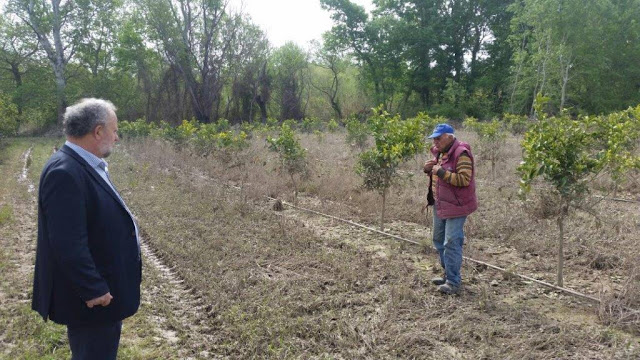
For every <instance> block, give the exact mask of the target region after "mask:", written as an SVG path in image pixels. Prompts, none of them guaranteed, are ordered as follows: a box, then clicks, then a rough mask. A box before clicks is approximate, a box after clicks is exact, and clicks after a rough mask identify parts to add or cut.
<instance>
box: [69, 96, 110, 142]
mask: <svg viewBox="0 0 640 360" xmlns="http://www.w3.org/2000/svg"><path fill="white" fill-rule="evenodd" d="M116 110H117V108H116V107H115V105H113V103H112V102H111V101H108V100H103V99H95V98H86V99H82V100H80V101H79V102H78V103H76V104H74V105H71V106H69V107H67V110H66V111H65V112H64V119H63V121H62V125H63V127H64V133H65V135H67V136H71V137H75V138H80V137H83V136H85V135H87V134H88V133H90V132H92V131H93V130H94V129H95V128H96V126H98V125H103V126H104V125H105V124H106V123H107V119H108V118H109V111H113V112H115V111H116Z"/></svg>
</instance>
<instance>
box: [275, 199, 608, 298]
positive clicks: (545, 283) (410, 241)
mask: <svg viewBox="0 0 640 360" xmlns="http://www.w3.org/2000/svg"><path fill="white" fill-rule="evenodd" d="M266 197H267V198H268V199H269V200H276V201H277V200H278V199H275V198H273V197H271V196H266ZM281 201H282V200H281ZM282 204H284V205H287V206H289V207H292V208H294V209H298V210H302V211H306V212H309V213H312V214H315V215H319V216H323V217H326V218H329V219H333V220H337V221H341V222H344V223H347V224H349V225H352V226H355V227H359V228H362V229H365V230H368V231H371V232H375V233H377V234H381V235H384V236H387V237H390V238H393V239H396V240H400V241H405V242H409V243H412V244H416V245H422V243H420V242H418V241H415V240H411V239H407V238H403V237H401V236H397V235H393V234H389V233H387V232H384V231H381V230H377V229H374V228H372V227H370V226H366V225H362V224H359V223H357V222H354V221H351V220H346V219H342V218H339V217H337V216H333V215H328V214H325V213H321V212H319V211H315V210H311V209H307V208H303V207H300V206H297V205H293V204H290V203H288V202H286V201H282ZM463 258H464V259H465V260H467V261H470V262H473V263H476V264H479V265H483V266H486V267H489V268H491V269H494V270H498V271H500V272H502V273H505V274H508V275H509V276H515V277H519V278H521V279H524V280H527V281H531V282H534V283H536V284H540V285H542V286H545V287H548V288H551V289H554V290H558V291H562V292H565V293H567V294H570V295H573V296H576V297H579V298H582V299H585V300H589V301H591V302H594V303H597V304H600V302H601V301H600V299H598V298H596V297H593V296H589V295H586V294H583V293H580V292H577V291H575V290H571V289H567V288H564V287H560V286H556V285H553V284H550V283H548V282H545V281H541V280H538V279H534V278H532V277H530V276H526V275H521V274H518V273H514V272H511V271H508V270H506V269H503V268H501V267H499V266H495V265H492V264H489V263H486V262H484V261H480V260H475V259H472V258H470V257H467V256H463Z"/></svg>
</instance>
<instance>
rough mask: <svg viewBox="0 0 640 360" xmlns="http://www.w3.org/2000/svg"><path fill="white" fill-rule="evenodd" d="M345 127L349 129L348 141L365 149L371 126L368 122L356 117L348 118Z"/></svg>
mask: <svg viewBox="0 0 640 360" xmlns="http://www.w3.org/2000/svg"><path fill="white" fill-rule="evenodd" d="M344 127H345V129H346V130H347V137H346V141H347V143H348V144H350V145H351V146H356V147H358V148H359V149H361V150H362V149H364V148H365V147H366V146H367V139H368V138H369V127H368V126H367V124H366V123H364V122H361V121H360V120H358V119H357V118H355V117H352V118H349V119H347V121H346V122H345V123H344Z"/></svg>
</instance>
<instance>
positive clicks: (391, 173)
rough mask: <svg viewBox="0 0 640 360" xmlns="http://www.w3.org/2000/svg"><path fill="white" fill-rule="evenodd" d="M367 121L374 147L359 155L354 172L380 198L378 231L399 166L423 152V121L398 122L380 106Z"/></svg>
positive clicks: (397, 118) (397, 119)
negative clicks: (389, 190)
mask: <svg viewBox="0 0 640 360" xmlns="http://www.w3.org/2000/svg"><path fill="white" fill-rule="evenodd" d="M373 112H374V114H376V115H374V116H373V117H372V118H371V119H369V124H370V126H371V132H372V134H373V138H374V140H375V146H374V147H373V148H372V149H370V150H368V151H365V152H363V153H362V154H360V158H359V160H358V164H357V165H356V173H357V174H358V175H360V176H361V177H362V180H363V186H364V188H365V189H367V190H375V191H378V193H379V194H380V195H382V211H381V217H380V228H382V227H383V224H384V207H385V201H386V195H387V190H388V189H389V187H390V186H391V185H392V182H393V180H394V179H395V178H396V177H397V168H398V166H399V165H400V164H401V163H402V162H404V161H406V160H408V159H409V158H411V157H413V156H415V155H416V154H418V153H419V152H421V151H422V150H424V144H423V137H424V133H425V128H424V126H423V123H424V121H423V120H422V119H421V118H419V117H416V118H413V119H408V120H404V121H403V120H401V119H400V115H396V116H393V117H392V116H391V115H389V113H387V112H386V111H384V110H382V107H379V108H377V109H373Z"/></svg>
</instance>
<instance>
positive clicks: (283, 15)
mask: <svg viewBox="0 0 640 360" xmlns="http://www.w3.org/2000/svg"><path fill="white" fill-rule="evenodd" d="M351 2H354V3H356V4H359V5H362V6H364V8H365V9H366V10H368V11H371V9H372V8H373V6H372V5H371V0H351ZM241 4H244V5H243V6H244V12H245V13H246V14H248V15H249V16H251V19H252V20H253V22H254V23H255V24H256V25H258V26H260V28H262V30H263V31H264V32H265V33H266V34H267V37H268V38H269V41H270V42H271V44H272V45H274V46H281V45H283V44H284V43H285V42H287V41H293V42H295V43H297V44H298V45H300V46H302V47H304V48H307V47H308V43H309V41H311V40H314V39H315V40H321V37H322V33H323V32H325V31H328V30H330V29H331V27H332V26H333V22H332V20H331V18H330V14H329V12H328V11H325V10H322V8H321V7H320V0H230V6H231V7H232V8H236V9H237V8H239V7H240V6H241Z"/></svg>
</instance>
